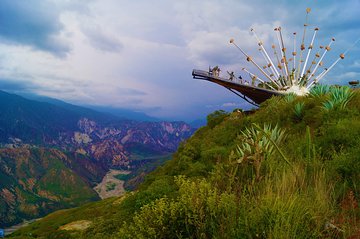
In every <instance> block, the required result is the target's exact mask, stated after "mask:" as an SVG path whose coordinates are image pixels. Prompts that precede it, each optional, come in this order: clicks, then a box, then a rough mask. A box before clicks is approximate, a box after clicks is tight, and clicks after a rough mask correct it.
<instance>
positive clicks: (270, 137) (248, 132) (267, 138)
mask: <svg viewBox="0 0 360 239" xmlns="http://www.w3.org/2000/svg"><path fill="white" fill-rule="evenodd" d="M284 137H285V131H284V130H282V129H280V128H279V127H278V126H277V125H276V126H275V127H274V128H272V127H271V125H268V124H264V126H263V128H257V127H254V126H253V127H250V128H246V129H245V130H244V131H242V132H241V135H240V140H241V144H240V145H238V146H237V155H238V159H237V162H238V163H250V164H252V165H253V166H254V168H255V176H256V180H259V179H260V168H261V163H262V162H263V161H264V160H266V159H267V158H268V157H269V156H270V155H271V154H272V153H273V152H274V146H275V147H276V145H277V144H279V143H280V142H281V141H282V139H283V138H284Z"/></svg>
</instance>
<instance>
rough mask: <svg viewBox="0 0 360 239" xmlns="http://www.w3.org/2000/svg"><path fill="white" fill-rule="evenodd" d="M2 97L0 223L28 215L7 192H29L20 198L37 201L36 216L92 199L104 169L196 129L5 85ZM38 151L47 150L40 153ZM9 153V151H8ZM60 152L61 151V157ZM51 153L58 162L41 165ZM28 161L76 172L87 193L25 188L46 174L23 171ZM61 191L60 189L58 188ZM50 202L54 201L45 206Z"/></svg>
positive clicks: (126, 164) (163, 148)
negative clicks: (45, 98)
mask: <svg viewBox="0 0 360 239" xmlns="http://www.w3.org/2000/svg"><path fill="white" fill-rule="evenodd" d="M0 102H1V104H0V175H1V179H3V178H7V179H9V180H6V181H4V183H0V198H7V201H6V203H7V204H6V207H5V205H4V207H5V208H7V210H6V212H5V211H0V218H2V219H1V220H0V221H1V222H0V226H1V225H2V224H3V223H4V222H6V224H7V225H9V224H11V223H14V222H17V221H18V220H19V218H22V216H24V215H25V217H26V218H29V215H28V214H26V213H25V214H24V213H22V211H21V210H22V209H21V208H23V204H18V203H15V204H14V203H12V200H10V201H9V198H10V199H11V198H13V199H14V200H15V201H16V202H18V201H19V200H20V198H21V195H22V194H26V195H33V196H29V197H24V198H25V199H24V200H25V201H24V203H25V204H26V203H29V202H28V201H27V200H28V199H29V198H32V199H31V200H35V201H34V202H35V204H34V205H37V206H35V207H36V211H37V212H38V213H34V216H35V215H43V214H44V213H45V212H49V210H50V211H51V210H54V209H59V208H63V207H68V206H74V205H78V204H76V203H80V202H85V201H89V200H95V199H97V196H96V194H94V193H95V192H94V190H93V189H92V188H91V187H92V186H94V184H95V183H96V182H99V181H100V180H101V178H102V177H103V176H104V174H105V172H106V171H107V170H109V169H110V168H121V169H129V168H131V167H132V165H133V164H131V162H132V161H134V160H145V159H147V158H153V157H154V156H162V155H167V154H169V153H172V152H174V151H175V150H176V149H177V147H178V145H179V143H180V142H181V141H183V140H184V139H186V138H188V137H190V136H191V135H192V133H193V132H194V129H192V128H191V126H190V125H188V124H186V123H184V122H139V121H134V120H123V119H120V118H118V117H116V116H114V115H111V114H108V113H100V112H97V111H94V110H91V109H87V108H84V107H80V106H75V105H71V104H67V103H65V102H63V103H61V101H59V102H57V103H58V104H57V105H54V104H52V103H48V102H40V101H36V100H29V99H26V98H24V97H21V96H18V95H14V94H9V93H6V92H4V91H0ZM39 151H44V152H46V153H43V154H39V153H38V152H39ZM9 153H11V155H12V156H11V157H8V156H7V155H8V154H9ZM24 154H25V155H26V157H25V156H24ZM61 154H63V155H65V156H61V157H60V156H59V155H61ZM53 155H57V156H53ZM49 157H50V158H54V160H55V161H57V162H58V163H57V164H56V167H55V169H53V168H47V167H45V166H44V162H45V161H46V160H48V158H49ZM20 162H22V163H20ZM24 162H26V163H24ZM31 164H37V165H38V167H39V170H40V171H41V172H45V171H48V170H58V171H57V172H59V173H67V174H68V175H73V176H71V177H72V178H74V179H75V178H78V179H77V180H80V181H81V182H83V185H84V189H83V190H85V191H87V192H88V193H85V194H84V195H87V196H86V197H83V198H80V199H81V200H80V199H79V200H78V201H77V202H76V203H75V204H74V203H71V202H69V201H66V200H70V201H71V200H75V199H73V198H72V197H70V198H67V197H65V196H62V197H63V199H61V198H57V199H56V200H55V199H54V197H53V194H54V193H55V192H52V193H50V192H48V191H46V193H42V194H41V195H39V190H38V189H36V187H35V188H34V187H31V188H29V187H28V186H26V185H27V184H26V183H23V182H26V180H28V179H33V184H34V185H36V184H37V183H39V182H40V181H41V180H42V179H43V177H44V175H42V176H41V175H40V174H39V173H38V172H37V170H27V173H25V174H22V173H21V172H22V171H21V170H22V168H23V167H29V165H31ZM45 164H46V163H45ZM24 165H25V166H24ZM41 165H43V166H41ZM138 165H140V164H138ZM35 168H36V167H35ZM59 168H60V169H59ZM59 170H60V171H59ZM20 174H21V175H22V176H21V175H20ZM39 175H40V176H39ZM10 179H11V180H10ZM24 180H25V181H24ZM45 181H46V183H47V182H48V180H45ZM80 181H79V182H80ZM63 186H64V188H67V187H68V188H69V189H71V188H72V187H73V185H72V182H71V181H68V182H66V181H64V185H63ZM57 188H59V187H57ZM34 190H35V191H34ZM73 192H74V193H75V191H73ZM79 193H81V190H79ZM9 195H10V196H9ZM11 195H12V196H11ZM59 195H62V193H61V192H59ZM94 195H95V196H94ZM66 198H67V199H66ZM53 199H54V200H55V201H56V203H55V204H54V203H53V204H51V200H52V201H53V202H54V200H53ZM65 199H66V200H65ZM38 200H39V201H41V202H43V201H44V200H45V201H46V202H45V204H44V205H45V206H44V208H45V209H46V210H45V209H44V210H42V209H41V208H42V206H41V205H38V204H36V203H37V202H38ZM49 200H50V201H49ZM64 200H65V201H66V202H65V201H64ZM76 200H77V199H76ZM76 200H75V201H76ZM48 203H50V204H51V205H55V206H53V207H48V206H46V205H47V204H48ZM25 204H24V205H25ZM26 205H27V204H26ZM34 210H35V209H34ZM8 212H12V213H8ZM26 215H27V216H26ZM3 218H4V219H3Z"/></svg>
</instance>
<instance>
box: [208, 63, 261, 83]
mask: <svg viewBox="0 0 360 239" xmlns="http://www.w3.org/2000/svg"><path fill="white" fill-rule="evenodd" d="M220 72H221V70H220V68H219V66H214V67H213V68H211V67H210V66H209V74H210V75H212V76H215V77H219V75H220ZM226 72H227V73H228V74H229V80H230V81H233V80H234V79H235V78H236V76H235V74H234V72H233V71H231V72H229V71H226ZM238 78H239V81H240V84H245V85H249V82H248V81H246V80H243V78H242V77H241V75H240V76H239V77H238ZM251 79H252V82H251V83H252V85H253V86H254V85H255V80H256V77H254V76H253V77H252V78H251Z"/></svg>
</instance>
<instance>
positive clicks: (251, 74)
mask: <svg viewBox="0 0 360 239" xmlns="http://www.w3.org/2000/svg"><path fill="white" fill-rule="evenodd" d="M242 70H243V71H245V72H246V73H248V74H249V75H250V76H251V77H254V76H255V77H256V79H257V80H259V81H260V82H261V83H263V84H266V85H267V86H269V87H270V88H271V89H272V90H276V89H275V88H274V87H272V86H271V85H270V84H269V83H268V82H266V81H264V80H262V79H260V78H259V77H258V76H256V75H254V74H253V73H251V72H250V71H248V70H247V69H246V68H242Z"/></svg>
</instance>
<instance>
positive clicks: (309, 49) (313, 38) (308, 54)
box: [300, 28, 319, 77]
mask: <svg viewBox="0 0 360 239" xmlns="http://www.w3.org/2000/svg"><path fill="white" fill-rule="evenodd" d="M318 30H319V28H315V30H314V35H313V37H312V39H311V43H310V46H309V48H308V53H307V56H306V59H305V63H304V66H303V70H302V72H301V74H300V77H303V76H304V72H305V69H306V65H307V62H308V59H309V56H310V53H311V50H312V48H313V44H314V40H315V36H316V33H317V31H318Z"/></svg>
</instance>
